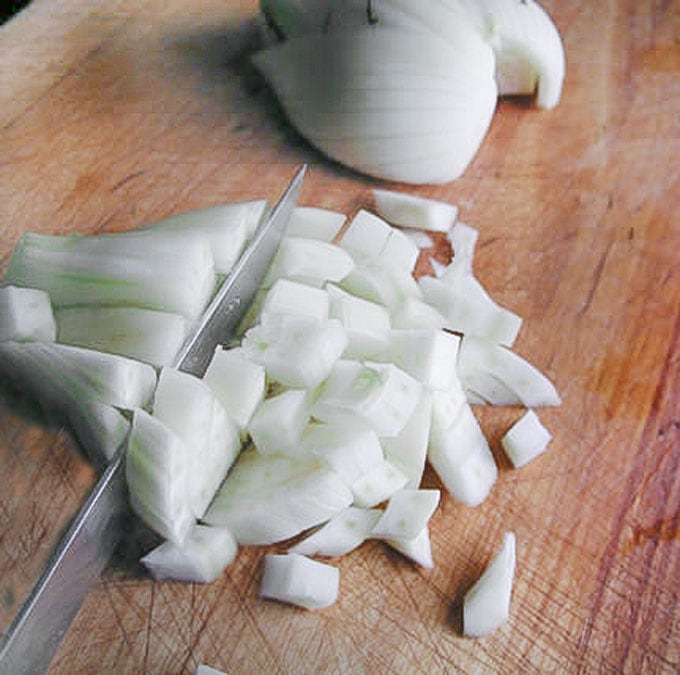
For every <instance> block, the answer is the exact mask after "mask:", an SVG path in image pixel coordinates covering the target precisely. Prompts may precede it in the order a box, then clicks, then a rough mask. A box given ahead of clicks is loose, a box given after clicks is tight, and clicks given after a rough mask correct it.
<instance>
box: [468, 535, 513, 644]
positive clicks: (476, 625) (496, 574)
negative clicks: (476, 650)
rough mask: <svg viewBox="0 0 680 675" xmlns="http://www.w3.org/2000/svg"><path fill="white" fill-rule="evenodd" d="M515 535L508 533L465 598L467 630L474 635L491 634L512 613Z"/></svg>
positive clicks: (470, 634)
mask: <svg viewBox="0 0 680 675" xmlns="http://www.w3.org/2000/svg"><path fill="white" fill-rule="evenodd" d="M515 547H516V544H515V535H514V533H513V532H506V534H505V535H504V537H503V543H502V545H501V548H500V550H499V551H498V553H496V555H495V557H494V558H493V560H492V561H491V562H490V563H489V565H488V567H487V568H486V569H485V570H484V573H483V574H482V576H481V577H480V578H479V579H478V580H477V582H476V583H475V585H474V586H473V587H472V588H471V589H470V590H469V591H468V592H467V593H466V594H465V599H464V601H463V633H464V634H465V635H468V636H470V637H481V636H483V635H488V634H489V633H491V632H493V631H494V630H496V629H497V628H499V627H500V626H502V625H503V624H504V623H505V622H506V621H507V620H508V616H509V615H510V599H511V596H512V585H513V582H514V577H515V565H516V561H517V558H516V553H515Z"/></svg>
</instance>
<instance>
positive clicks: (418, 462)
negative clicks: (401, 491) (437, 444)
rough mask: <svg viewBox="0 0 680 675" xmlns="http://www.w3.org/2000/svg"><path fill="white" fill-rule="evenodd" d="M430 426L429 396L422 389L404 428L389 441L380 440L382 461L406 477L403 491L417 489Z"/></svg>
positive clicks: (423, 463) (423, 467)
mask: <svg viewBox="0 0 680 675" xmlns="http://www.w3.org/2000/svg"><path fill="white" fill-rule="evenodd" d="M431 423H432V393H431V392H429V391H428V390H424V391H423V393H422V394H421V397H420V401H419V402H418V405H417V406H416V408H415V410H414V411H413V413H412V414H411V417H410V418H409V420H408V422H407V423H406V426H405V427H404V428H403V429H402V430H401V431H400V432H399V433H398V434H397V435H396V436H394V437H393V438H382V439H381V441H380V443H381V445H382V447H383V452H384V455H385V459H387V460H388V461H389V462H390V463H391V464H393V465H394V466H396V467H397V468H398V469H399V470H400V471H401V472H402V473H403V474H404V475H406V476H407V477H408V483H407V484H406V487H407V488H417V487H418V486H419V485H420V481H421V480H422V477H423V471H424V469H425V462H426V461H427V446H428V442H429V438H430V428H431Z"/></svg>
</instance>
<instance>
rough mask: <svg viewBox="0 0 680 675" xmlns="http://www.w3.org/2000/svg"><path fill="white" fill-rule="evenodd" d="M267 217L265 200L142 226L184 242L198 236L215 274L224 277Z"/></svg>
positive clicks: (188, 212) (231, 204)
mask: <svg viewBox="0 0 680 675" xmlns="http://www.w3.org/2000/svg"><path fill="white" fill-rule="evenodd" d="M266 213H267V201H266V200H264V199H256V200H253V201H247V202H233V203H228V204H218V205H217V206H208V207H205V208H201V209H194V210H193V211H187V212H185V213H180V214H178V215H176V216H171V217H169V218H165V219H164V220H160V221H158V222H155V223H151V224H149V225H145V226H144V229H145V230H153V231H155V232H157V233H158V234H160V235H163V234H165V233H172V234H175V235H181V236H183V237H184V238H185V240H186V241H187V242H190V241H191V240H192V239H194V238H196V237H197V236H201V237H205V238H206V239H207V240H208V243H209V245H210V250H211V252H212V257H213V260H214V263H215V271H216V272H218V273H220V274H227V273H228V272H230V271H231V268H232V267H233V266H234V265H235V264H236V261H237V260H238V258H239V256H240V255H241V253H242V252H243V249H244V248H245V245H246V243H247V242H248V240H249V239H250V238H251V237H252V236H253V234H254V233H255V230H256V229H257V227H258V225H259V224H260V223H261V222H262V220H263V219H264V217H265V215H266ZM138 231H139V230H138Z"/></svg>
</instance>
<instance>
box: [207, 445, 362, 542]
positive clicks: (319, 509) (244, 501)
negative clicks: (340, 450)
mask: <svg viewBox="0 0 680 675" xmlns="http://www.w3.org/2000/svg"><path fill="white" fill-rule="evenodd" d="M351 503H352V493H351V491H350V489H349V488H348V487H347V485H346V484H345V482H344V481H343V480H342V478H341V477H340V476H339V475H338V474H337V473H335V471H333V470H332V469H330V468H328V466H327V465H326V464H325V462H323V460H321V459H319V458H316V457H308V458H291V457H285V456H283V455H263V454H261V453H258V452H256V451H255V450H254V449H246V450H243V451H242V452H241V455H240V456H239V458H238V460H237V461H236V464H235V465H234V468H233V469H232V470H231V471H230V473H229V475H228V476H227V478H226V480H225V481H224V483H223V484H222V485H221V486H220V488H219V490H218V492H217V494H216V495H215V498H214V500H213V502H212V504H211V505H210V508H209V509H208V511H207V513H206V514H205V517H204V520H205V521H206V522H207V523H209V524H211V525H218V526H224V527H227V528H228V529H229V530H231V532H232V533H233V534H234V537H235V538H236V541H238V542H239V543H240V544H271V543H274V542H277V541H283V540H284V539H288V538H290V537H294V536H295V535H297V534H300V533H301V532H303V531H304V530H306V529H308V528H310V527H314V526H315V525H319V524H321V523H323V522H325V521H327V520H328V519H329V518H331V517H332V516H334V515H335V514H336V513H339V512H340V511H342V510H343V509H344V508H346V507H348V506H349V505H350V504H351Z"/></svg>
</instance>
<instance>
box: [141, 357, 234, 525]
mask: <svg viewBox="0 0 680 675" xmlns="http://www.w3.org/2000/svg"><path fill="white" fill-rule="evenodd" d="M152 410H153V416H154V418H156V419H158V420H160V421H161V422H163V423H164V424H165V425H166V426H167V427H168V428H170V429H172V430H173V431H174V432H175V433H176V434H177V435H178V436H179V437H180V438H181V439H182V440H183V441H184V444H185V445H186V448H187V451H188V453H187V463H188V466H187V471H190V472H191V480H190V481H189V483H188V485H187V501H188V504H189V507H190V509H191V511H192V513H193V514H194V516H195V517H196V518H200V517H202V516H203V514H204V513H205V510H206V509H207V508H208V505H209V504H210V502H211V501H212V498H213V495H214V494H215V492H216V490H217V488H218V487H219V485H220V483H221V482H222V480H223V479H224V477H225V476H226V474H227V471H228V470H229V468H230V467H231V465H232V464H233V462H234V460H235V459H236V456H237V455H238V452H239V450H240V439H239V436H238V430H237V427H236V425H235V424H234V422H233V421H232V420H231V419H230V418H229V416H228V414H227V412H226V410H225V409H224V406H222V404H221V403H220V402H219V399H218V398H217V397H216V396H215V394H214V393H213V391H212V389H211V388H210V386H209V385H208V384H207V383H206V382H205V381H203V380H202V379H200V378H197V377H195V376H194V375H190V374H188V373H183V372H180V371H179V370H176V369H175V368H171V367H164V368H163V369H162V370H161V373H160V376H159V378H158V386H157V387H156V392H155V394H154V399H153V408H152Z"/></svg>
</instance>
